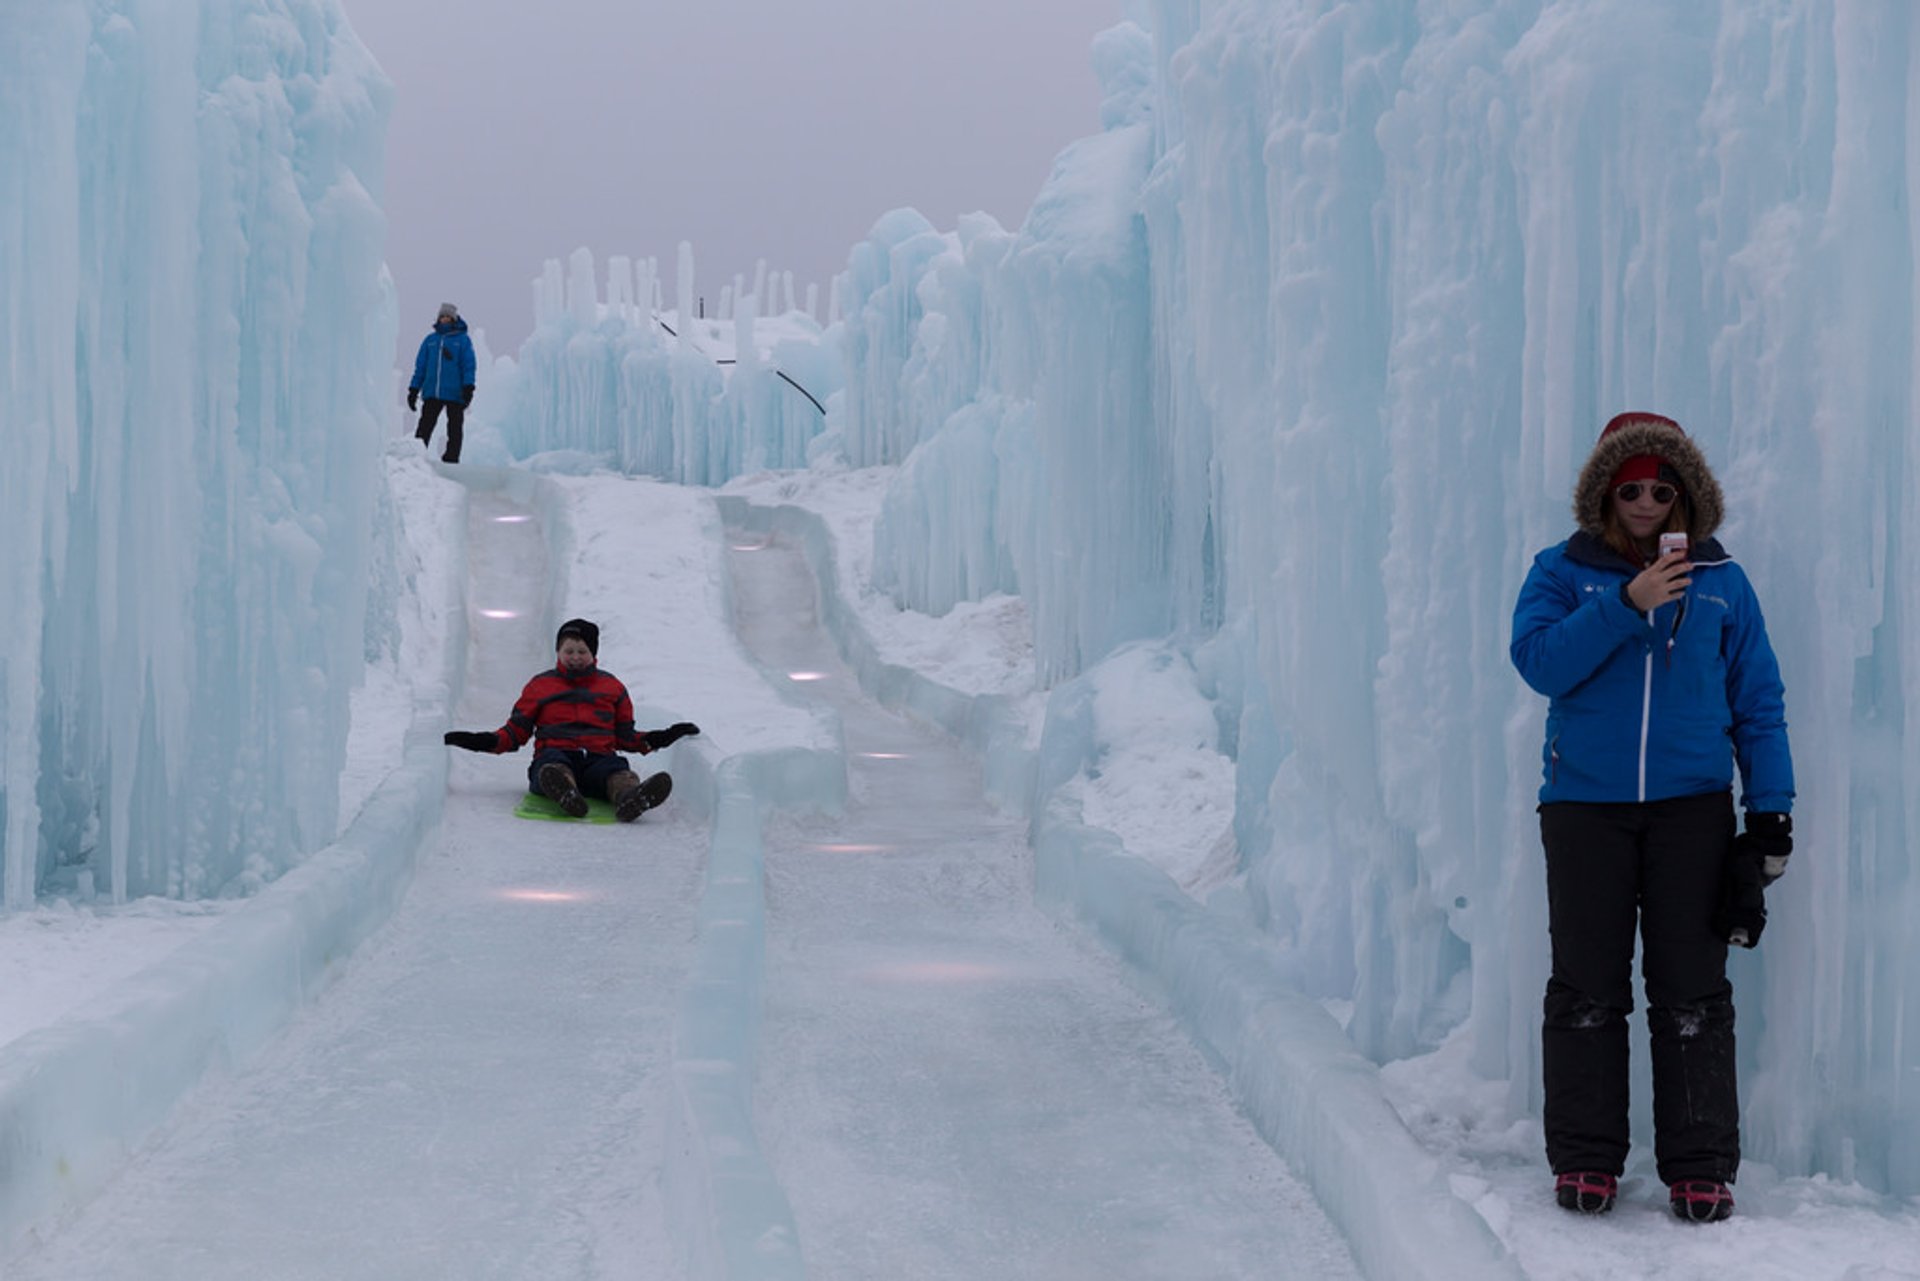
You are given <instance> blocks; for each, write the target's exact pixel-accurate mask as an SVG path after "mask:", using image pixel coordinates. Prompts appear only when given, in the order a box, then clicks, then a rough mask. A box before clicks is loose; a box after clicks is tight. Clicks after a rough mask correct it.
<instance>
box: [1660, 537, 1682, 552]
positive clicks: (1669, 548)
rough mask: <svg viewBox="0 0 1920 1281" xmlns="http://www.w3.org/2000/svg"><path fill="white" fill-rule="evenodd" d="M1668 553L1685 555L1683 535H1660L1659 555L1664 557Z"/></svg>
mask: <svg viewBox="0 0 1920 1281" xmlns="http://www.w3.org/2000/svg"><path fill="white" fill-rule="evenodd" d="M1668 552H1679V553H1680V554H1681V555H1682V556H1685V555H1686V554H1687V536H1686V534H1685V533H1679V534H1662V535H1660V554H1661V555H1662V556H1665V555H1666V554H1667V553H1668Z"/></svg>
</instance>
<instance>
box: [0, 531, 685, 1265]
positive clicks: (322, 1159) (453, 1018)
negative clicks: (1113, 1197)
mask: <svg viewBox="0 0 1920 1281" xmlns="http://www.w3.org/2000/svg"><path fill="white" fill-rule="evenodd" d="M519 514H520V513H516V512H512V511H510V510H508V509H507V508H506V507H504V506H503V504H502V503H501V501H500V500H498V499H493V498H490V497H487V496H485V495H479V494H476V495H475V496H474V499H473V506H472V521H471V526H470V536H469V549H470V566H471V571H472V601H473V604H474V608H475V617H474V619H473V624H472V625H473V627H474V628H475V645H474V653H475V655H476V656H485V657H484V658H477V660H476V662H475V664H474V666H473V669H472V670H471V671H470V673H469V679H468V688H467V697H466V700H465V705H464V706H463V707H462V709H461V714H460V716H458V717H456V718H455V723H456V724H460V725H463V726H467V727H472V728H492V727H493V726H495V725H498V724H499V723H500V722H501V721H502V720H504V719H505V715H506V712H507V709H508V708H509V707H510V706H511V703H512V699H513V697H514V695H516V694H517V693H518V692H519V687H520V683H521V682H522V681H524V680H525V678H526V677H527V676H529V675H531V674H532V673H533V672H534V671H535V670H537V669H538V668H539V667H540V666H541V665H543V664H544V663H545V662H546V661H548V659H549V658H550V657H551V652H552V650H551V639H550V637H549V636H548V634H547V627H546V622H545V605H544V602H543V601H541V600H538V599H535V597H534V593H535V592H536V591H537V590H538V589H539V588H540V587H541V585H542V584H543V583H544V582H545V567H544V564H543V562H542V560H541V557H542V554H543V553H542V548H541V545H540V539H539V533H538V525H537V522H532V521H517V522H516V521H512V520H508V521H502V520H500V519H499V517H502V516H508V517H511V516H516V515H519ZM480 611H494V612H496V613H509V612H511V613H512V614H513V615H514V617H511V618H496V619H489V618H487V617H486V616H485V615H484V614H483V613H481V612H480ZM482 628H490V629H492V630H490V631H487V632H482V631H481V630H480V629H482ZM528 759H529V758H528V755H527V753H526V752H525V751H522V752H520V753H518V754H516V755H513V756H506V757H478V756H467V755H465V754H464V753H463V754H460V756H459V759H457V760H456V761H455V763H454V769H453V782H452V786H451V791H452V794H451V795H449V796H448V798H447V806H446V824H445V831H444V839H443V842H442V844H441V847H440V849H439V850H438V851H437V852H436V853H435V854H433V855H431V856H429V857H427V858H426V859H425V860H424V861H423V863H422V865H421V866H420V868H419V870H418V872H417V875H416V878H415V881H414V884H413V886H412V888H411V890H410V891H409V893H408V895H407V897H406V899H405V901H404V902H403V903H402V905H401V906H400V908H399V910H398V912H397V913H396V915H395V917H394V919H393V920H392V922H391V923H390V924H389V925H388V927H387V928H386V929H385V930H383V931H382V932H381V933H380V934H379V935H378V936H376V937H375V938H374V939H373V940H372V941H371V942H370V943H369V944H367V946H366V947H365V948H364V949H363V951H362V952H361V954H359V955H357V956H355V957H354V958H353V960H352V962H351V963H350V965H349V966H348V968H347V971H346V973H345V974H344V976H343V977H342V978H341V979H340V981H339V982H338V983H337V984H336V985H335V986H334V987H333V988H332V989H331V990H330V991H329V992H327V993H326V994H325V995H324V996H323V997H322V998H321V999H320V1000H319V1002H318V1003H317V1004H316V1006H315V1007H314V1008H313V1009H312V1010H310V1011H308V1012H307V1013H306V1014H305V1015H303V1016H302V1017H301V1018H300V1019H299V1020H298V1021H297V1022H296V1023H295V1024H294V1026H293V1027H292V1028H291V1029H290V1030H289V1032H288V1033H287V1034H286V1035H285V1036H283V1037H281V1038H280V1039H279V1040H278V1041H276V1042H275V1043H274V1044H273V1045H271V1046H270V1047H269V1048H268V1049H267V1050H266V1051H265V1052H263V1053H262V1054H261V1055H260V1056H259V1058H258V1059H257V1060H256V1061H254V1062H252V1063H250V1064H249V1065H247V1067H246V1068H245V1069H244V1070H243V1071H242V1072H240V1073H239V1074H238V1075H237V1076H236V1077H234V1078H232V1079H229V1080H224V1081H212V1082H209V1083H208V1084H207V1085H206V1086H205V1087H203V1088H202V1089H201V1090H200V1091H199V1093H198V1094H197V1095H196V1096H195V1097H194V1098H192V1099H190V1100H189V1101H188V1102H187V1104H186V1105H185V1106H183V1107H182V1108H181V1110H180V1111H179V1113H178V1114H177V1115H176V1116H175V1117H174V1118H173V1120H172V1121H171V1122H170V1123H169V1124H168V1126H167V1127H166V1128H165V1129H164V1130H163V1131H162V1133H161V1134H160V1135H159V1136H158V1137H157V1138H156V1139H155V1140H154V1141H153V1142H152V1143H150V1144H149V1145H148V1147H147V1149H146V1150H145V1151H144V1152H143V1153H141V1154H140V1155H139V1156H138V1157H137V1158H136V1159H135V1160H134V1161H133V1162H132V1164H131V1165H130V1166H129V1167H128V1168H127V1169H126V1170H125V1171H124V1172H123V1173H122V1174H121V1175H120V1176H119V1177H118V1178H117V1179H116V1180H115V1182H114V1183H113V1185H112V1186H110V1187H109V1188H108V1189H107V1190H106V1191H105V1192H104V1193H103V1194H101V1195H100V1196H99V1197H97V1198H95V1200H94V1201H92V1202H91V1203H90V1204H89V1205H87V1206H86V1207H85V1208H84V1209H83V1210H82V1211H81V1212H80V1213H79V1214H78V1215H77V1216H76V1217H75V1219H74V1220H73V1221H72V1222H71V1223H69V1224H67V1225H66V1226H65V1227H64V1230H63V1231H61V1232H60V1233H59V1234H58V1235H57V1236H55V1237H54V1239H53V1240H52V1242H51V1243H50V1244H48V1245H47V1246H45V1247H43V1248H41V1249H40V1250H39V1251H38V1252H36V1253H30V1254H28V1255H27V1256H26V1257H24V1258H21V1259H19V1260H17V1261H15V1262H13V1263H11V1264H10V1265H9V1266H8V1267H6V1269H5V1272H6V1276H7V1279H8V1281H75V1279H76V1278H80V1277H86V1278H89V1281H114V1279H117V1278H126V1279H128V1281H132V1279H133V1278H139V1279H140V1281H175V1279H178V1281H187V1279H188V1278H192V1279H194V1281H217V1279H226V1278H231V1279H232V1281H241V1279H242V1278H245V1279H246V1281H269V1279H270V1281H304V1279H306V1278H312V1279H314V1281H320V1279H323V1278H324V1279H326V1281H339V1279H340V1278H348V1277H352V1278H362V1279H369V1281H371V1279H392V1281H402V1279H405V1281H419V1279H423V1278H448V1279H449V1281H453V1279H456V1278H457V1279H459V1281H474V1279H476V1278H500V1279H501V1281H528V1279H530V1278H556V1279H558V1278H567V1279H568V1281H577V1279H579V1278H588V1277H601V1276H607V1277H633V1276H647V1277H667V1276H671V1275H673V1272H672V1264H671V1260H672V1257H673V1256H672V1251H671V1248H670V1246H669V1243H668V1241H667V1238H666V1234H665V1220H664V1218H663V1214H662V1210H661V1206H660V1204H659V1198H658V1186H659V1184H658V1168H659V1163H660V1153H661V1149H662V1140H661V1134H662V1130H663V1124H664V1122H663V1117H664V1112H663V1110H662V1103H663V1101H664V1099H665V1098H666V1090H667V1085H666V1074H665V1071H664V1067H665V1063H666V1060H667V1056H668V1053H669V1037H670V1030H671V1022H672V1016H673V1012H674V1001H675V997H676V995H677V991H678V987H679V982H678V976H679V974H680V972H681V971H682V970H683V969H684V966H685V964H686V961H687V958H688V956H689V954H690V950H691V946H692V941H693V936H694V909H695V904H696V901H697V899H698V896H699V871H700V866H701V861H702V857H703V855H704V851H705V845H706V832H705V829H704V827H703V826H701V825H700V824H697V823H694V822H692V821H690V820H688V819H687V818H686V817H685V815H684V812H680V811H676V810H675V809H674V807H673V806H671V805H669V806H667V807H666V808H664V809H663V810H661V811H660V812H659V813H657V814H654V815H650V816H648V818H647V819H646V820H645V821H643V822H641V823H637V824H634V825H631V826H627V825H614V826H597V825H572V824H560V823H536V822H525V821H522V820H519V819H515V818H513V817H512V816H511V813H510V811H511V808H512V806H513V804H514V802H515V800H516V799H517V797H518V795H519V793H520V792H521V791H522V790H523V789H524V787H525V769H526V765H527V761H528Z"/></svg>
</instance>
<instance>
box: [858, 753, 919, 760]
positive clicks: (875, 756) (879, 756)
mask: <svg viewBox="0 0 1920 1281" xmlns="http://www.w3.org/2000/svg"><path fill="white" fill-rule="evenodd" d="M854 755H855V756H864V757H866V758H867V759H868V760H870V761H905V760H911V759H912V758H911V757H910V756H908V755H907V754H906V753H905V752H855V753H854Z"/></svg>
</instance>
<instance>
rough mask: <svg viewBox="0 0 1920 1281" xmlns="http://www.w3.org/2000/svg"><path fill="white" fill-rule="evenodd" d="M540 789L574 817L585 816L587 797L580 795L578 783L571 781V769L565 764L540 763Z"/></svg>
mask: <svg viewBox="0 0 1920 1281" xmlns="http://www.w3.org/2000/svg"><path fill="white" fill-rule="evenodd" d="M540 791H541V794H542V795H544V796H545V797H546V798H547V799H548V800H550V801H552V802H553V803H554V804H555V805H558V806H559V807H560V808H561V809H562V810H564V811H566V813H567V814H569V815H570V816H572V817H574V818H585V817H586V816H587V798H586V797H584V796H582V795H580V785H579V784H578V783H576V782H574V781H573V771H572V770H570V769H568V768H567V767H566V766H564V765H560V764H557V763H556V764H553V765H542V766H541V767H540Z"/></svg>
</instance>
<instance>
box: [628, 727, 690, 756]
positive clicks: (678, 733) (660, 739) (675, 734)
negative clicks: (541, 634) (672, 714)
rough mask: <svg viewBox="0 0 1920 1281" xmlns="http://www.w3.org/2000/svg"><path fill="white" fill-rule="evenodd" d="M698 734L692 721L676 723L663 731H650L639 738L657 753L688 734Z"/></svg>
mask: <svg viewBox="0 0 1920 1281" xmlns="http://www.w3.org/2000/svg"><path fill="white" fill-rule="evenodd" d="M699 732H700V727H699V726H698V725H695V724H694V723H693V722H692V721H676V722H674V723H673V724H672V725H669V726H667V727H666V728H665V729H650V730H648V731H647V732H646V733H644V734H642V735H641V736H640V737H641V738H643V739H645V740H646V741H647V746H648V747H649V748H651V749H652V750H653V751H656V752H657V751H659V750H660V749H661V748H663V747H672V746H673V745H674V744H675V743H677V742H679V741H680V740H681V739H683V738H685V737H687V736H688V735H689V734H698V733H699Z"/></svg>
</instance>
